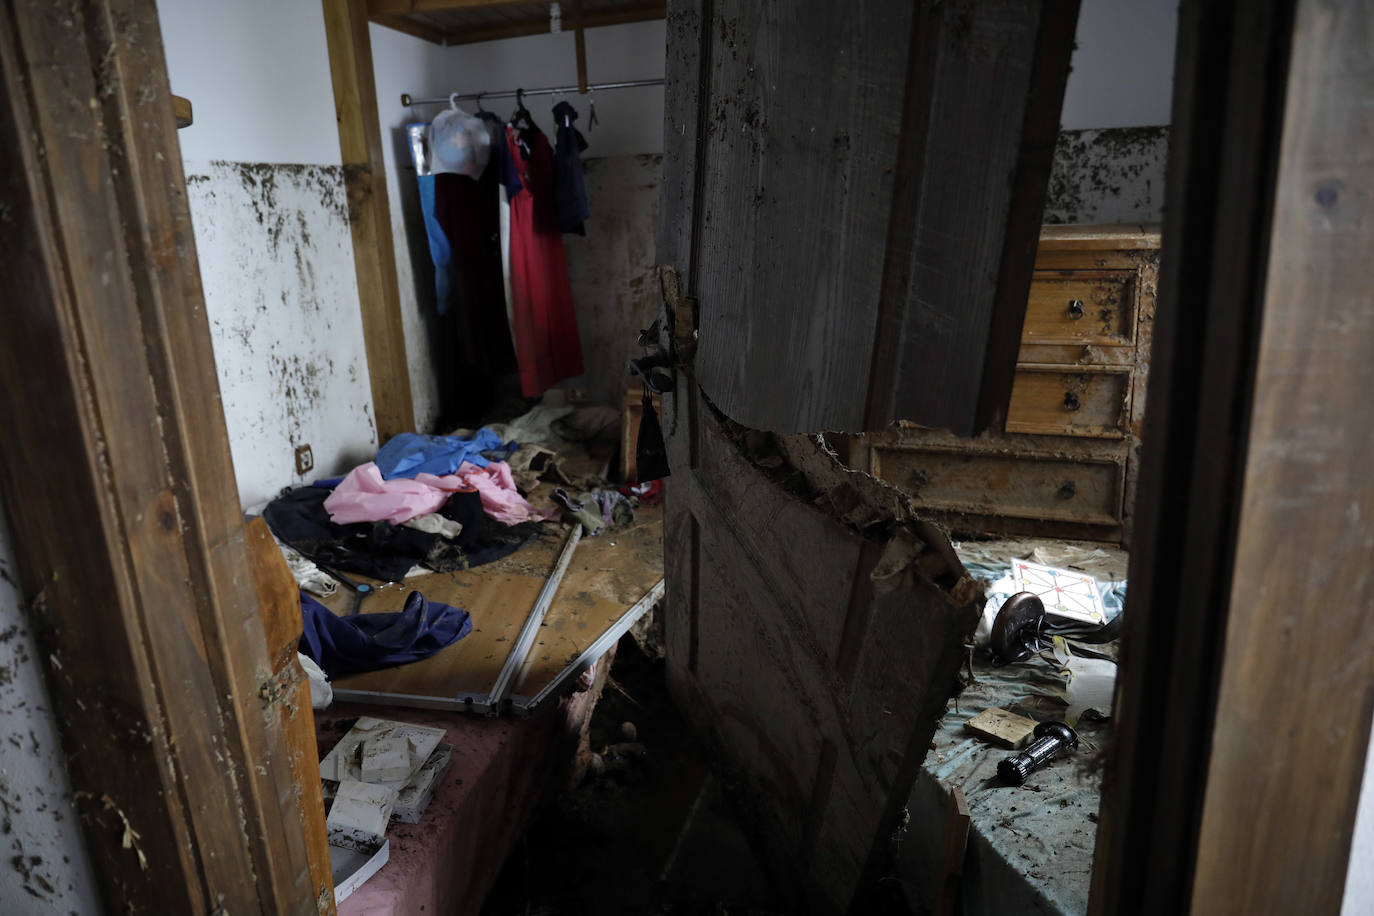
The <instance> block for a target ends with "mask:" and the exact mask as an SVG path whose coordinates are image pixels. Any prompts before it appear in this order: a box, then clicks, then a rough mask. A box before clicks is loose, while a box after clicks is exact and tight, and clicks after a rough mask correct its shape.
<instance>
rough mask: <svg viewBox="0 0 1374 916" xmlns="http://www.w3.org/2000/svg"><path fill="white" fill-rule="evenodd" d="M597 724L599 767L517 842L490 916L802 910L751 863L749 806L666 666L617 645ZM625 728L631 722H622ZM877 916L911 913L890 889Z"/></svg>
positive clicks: (756, 914) (753, 838) (675, 915)
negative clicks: (713, 755) (678, 695)
mask: <svg viewBox="0 0 1374 916" xmlns="http://www.w3.org/2000/svg"><path fill="white" fill-rule="evenodd" d="M611 678H612V682H611V684H609V685H608V686H607V688H606V691H605V692H604V693H603V694H602V698H601V701H600V703H599V704H598V705H597V708H596V711H595V713H594V715H593V718H592V725H591V746H592V749H593V751H596V752H597V753H598V754H599V756H600V758H601V767H600V768H596V767H594V768H593V771H592V772H589V773H588V775H587V777H586V778H585V779H584V780H583V782H582V784H581V785H580V786H579V787H578V788H576V789H575V790H573V791H570V792H565V793H563V794H561V795H559V796H558V797H557V798H555V799H553V800H551V801H550V802H548V803H547V804H546V805H545V807H544V808H543V810H542V812H541V813H540V814H539V815H537V816H536V818H535V820H534V821H533V823H532V824H531V825H530V827H529V829H528V830H527V831H526V833H525V835H524V837H523V838H522V839H521V840H520V841H519V842H518V843H517V844H516V846H515V848H514V849H513V850H512V851H511V854H510V857H509V858H508V859H507V861H506V865H505V868H504V869H503V870H502V873H501V875H500V877H499V878H498V879H497V882H496V886H495V887H494V888H493V890H492V892H491V894H490V895H489V897H488V898H487V904H486V907H485V908H484V909H483V910H482V913H483V916H582V914H589V916H590V914H596V916H630V914H636V916H637V914H653V916H669V914H671V916H708V914H709V916H727V914H728V916H772V914H788V913H795V912H799V911H800V909H802V907H799V906H798V903H797V901H796V900H795V898H794V897H791V896H790V895H789V893H788V891H793V892H795V889H794V888H787V887H786V883H785V882H780V881H777V880H774V879H773V878H772V877H771V876H770V875H769V874H767V873H766V871H765V869H764V868H763V866H762V865H761V859H760V857H759V856H757V855H756V854H755V850H756V849H758V848H760V845H759V844H763V843H767V842H768V838H767V837H762V836H758V835H757V834H756V833H753V832H751V826H750V824H749V822H748V819H747V818H739V817H738V814H737V813H738V812H741V811H746V810H748V808H749V806H750V801H749V799H748V798H746V797H744V796H743V795H742V792H741V789H740V788H739V787H738V785H736V784H734V783H732V782H731V781H730V780H729V777H728V774H725V773H723V772H721V771H720V768H719V767H716V768H714V769H715V771H714V772H713V767H712V765H711V762H710V760H709V758H708V755H707V753H706V752H705V750H704V749H703V748H702V747H700V746H699V744H698V742H697V741H696V740H695V739H694V738H693V736H692V734H691V732H690V731H689V729H688V727H687V724H686V723H685V722H684V721H683V719H682V716H681V715H680V714H679V713H678V711H677V709H676V708H675V707H674V705H673V703H672V700H671V699H670V698H669V696H668V691H667V687H666V684H665V683H664V674H663V665H662V663H661V662H660V661H655V660H653V659H651V658H649V657H648V656H646V655H645V654H644V652H643V651H641V650H640V648H639V646H638V645H637V644H636V643H635V641H634V640H633V639H632V638H630V637H628V636H627V637H625V638H624V639H622V640H621V642H620V645H619V648H618V650H617V654H616V658H615V663H614V665H613V666H612V668H611ZM627 723H628V724H627ZM876 896H877V897H879V898H880V899H879V900H877V901H875V908H874V910H873V912H874V914H875V916H908V913H909V911H908V910H907V909H906V907H905V906H904V905H903V904H902V903H901V900H900V895H899V894H898V893H896V892H895V890H894V891H891V892H883V891H882V890H881V889H880V890H879V893H878V894H877V895H876Z"/></svg>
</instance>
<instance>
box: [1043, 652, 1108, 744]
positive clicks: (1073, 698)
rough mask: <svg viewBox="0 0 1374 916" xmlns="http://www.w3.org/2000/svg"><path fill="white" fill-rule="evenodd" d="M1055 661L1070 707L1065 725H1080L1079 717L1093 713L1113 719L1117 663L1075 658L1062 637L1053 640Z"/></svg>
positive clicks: (1097, 659)
mask: <svg viewBox="0 0 1374 916" xmlns="http://www.w3.org/2000/svg"><path fill="white" fill-rule="evenodd" d="M1054 658H1055V660H1056V661H1057V662H1058V663H1059V673H1060V674H1061V675H1063V677H1064V681H1065V685H1064V700H1065V701H1066V702H1067V703H1068V704H1069V709H1068V712H1066V713H1065V714H1064V721H1065V722H1068V723H1069V724H1070V725H1077V724H1078V718H1079V716H1081V715H1082V714H1083V713H1085V712H1087V711H1088V710H1090V709H1091V710H1092V711H1093V712H1095V713H1097V714H1098V715H1101V716H1108V717H1109V716H1111V714H1112V695H1113V694H1114V693H1115V692H1116V662H1112V661H1108V660H1107V659H1105V658H1081V657H1079V656H1077V655H1074V654H1073V651H1072V650H1071V649H1070V648H1069V644H1068V642H1066V641H1065V639H1064V637H1062V636H1056V637H1054Z"/></svg>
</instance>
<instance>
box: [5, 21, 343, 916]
mask: <svg viewBox="0 0 1374 916" xmlns="http://www.w3.org/2000/svg"><path fill="white" fill-rule="evenodd" d="M0 249H3V251H4V252H5V256H4V257H3V258H0V288H3V289H4V290H6V296H5V313H6V314H5V318H6V329H5V331H4V333H0V428H3V429H4V430H5V431H6V440H5V444H4V445H3V446H0V495H2V496H3V500H4V506H5V510H6V513H7V515H8V518H9V522H10V524H9V529H10V531H12V532H13V533H14V535H15V539H14V545H13V546H14V550H15V555H16V558H17V565H18V571H19V578H20V584H21V586H22V589H23V592H24V595H25V598H26V600H27V601H28V602H29V607H30V613H31V619H32V624H33V627H34V630H35V632H36V633H37V635H38V637H39V639H40V641H41V643H42V644H43V646H44V650H45V651H44V653H43V655H44V661H45V665H44V667H45V669H46V673H47V679H48V685H49V689H50V692H51V695H52V700H53V709H54V712H55V713H56V716H57V720H58V723H59V726H60V729H61V732H62V741H63V748H64V751H65V752H66V758H67V767H68V770H69V772H70V774H71V780H72V784H73V786H74V788H75V789H76V800H77V802H76V803H77V807H78V809H79V810H80V812H81V814H82V824H83V827H84V829H85V833H86V841H87V845H88V847H89V849H90V852H91V859H92V862H93V864H94V867H95V870H96V874H97V878H98V880H99V883H100V888H101V892H102V895H103V898H104V904H105V909H107V910H108V911H110V912H143V913H210V912H216V913H225V912H228V913H235V914H250V913H264V914H266V913H273V914H275V913H294V914H311V913H316V912H317V908H316V902H315V894H314V891H313V888H312V887H311V883H310V873H309V868H308V865H307V856H306V851H305V842H304V837H303V834H302V830H301V825H300V822H299V820H298V819H297V816H296V810H295V808H294V807H293V806H291V805H290V804H289V803H288V800H289V799H290V798H291V796H292V793H293V791H294V785H293V783H292V779H291V771H290V767H289V760H288V755H287V751H286V742H285V739H284V736H283V732H282V725H281V720H280V717H279V716H276V715H270V716H268V715H264V710H263V706H262V701H261V700H260V699H259V689H260V686H261V681H260V680H259V678H261V677H262V676H263V675H264V674H265V672H267V671H268V670H269V669H268V660H267V652H266V643H265V640H264V636H263V628H262V623H261V620H260V618H259V615H258V604H257V600H256V595H255V593H254V589H253V587H252V581H251V579H250V578H249V576H248V571H247V570H248V566H247V552H246V548H245V539H244V528H243V519H242V515H241V512H240V509H239V502H238V493H237V491H236V489H235V486H234V469H233V463H232V460H231V458H230V454H229V440H228V434H227V432H226V429H225V425H224V414H223V411H222V410H221V408H220V402H219V397H220V395H219V385H218V380H217V378H216V375H215V368H214V366H215V362H214V354H213V352H212V349H211V338H210V327H209V321H208V319H207V317H206V314H205V303H204V299H203V297H202V294H201V289H200V273H199V267H198V264H197V261H196V250H195V238H194V236H193V234H192V231H191V219H190V211H189V208H188V206H187V199H186V186H185V181H184V178H183V173H182V164H181V155H180V149H179V146H178V143H177V138H176V133H175V126H174V120H173V109H172V99H171V92H170V91H169V88H168V85H167V70H166V64H165V62H164V57H163V52H162V44H161V37H160V30H159V25H158V17H157V10H156V8H155V6H154V4H153V2H152V0H91V2H86V3H81V4H78V5H76V6H75V7H72V6H65V5H64V6H61V7H58V6H54V5H51V4H42V3H16V2H10V0H5V2H0ZM11 903H12V904H14V905H19V904H18V903H17V902H16V901H11Z"/></svg>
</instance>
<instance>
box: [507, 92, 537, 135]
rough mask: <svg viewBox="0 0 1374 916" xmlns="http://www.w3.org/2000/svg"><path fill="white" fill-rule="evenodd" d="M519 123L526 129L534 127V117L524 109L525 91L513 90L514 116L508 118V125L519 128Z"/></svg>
mask: <svg viewBox="0 0 1374 916" xmlns="http://www.w3.org/2000/svg"><path fill="white" fill-rule="evenodd" d="M521 121H524V123H525V126H526V127H533V126H534V116H533V115H532V114H530V110H529V109H528V108H526V107H525V90H523V89H517V90H515V114H513V115H511V116H510V123H511V124H513V125H516V126H519V124H520V122H521Z"/></svg>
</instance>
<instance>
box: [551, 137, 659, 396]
mask: <svg viewBox="0 0 1374 916" xmlns="http://www.w3.org/2000/svg"><path fill="white" fill-rule="evenodd" d="M583 169H584V173H585V175H586V182H587V199H588V203H589V208H590V210H591V218H590V219H588V220H587V235H586V237H585V238H583V237H581V236H576V235H565V236H564V237H563V239H564V248H565V249H566V251H567V253H568V274H569V276H570V278H571V280H572V292H573V302H574V303H575V304H576V306H577V327H578V332H579V333H580V334H581V336H582V360H583V363H584V364H585V365H586V369H587V371H586V373H585V374H584V375H583V376H582V377H581V378H578V379H576V380H574V381H572V382H570V383H569V385H567V386H565V387H577V388H584V389H586V391H587V394H588V395H589V397H590V398H591V400H592V401H593V402H594V403H600V404H611V405H617V406H618V405H619V404H620V399H621V397H623V396H624V394H625V388H626V386H627V385H628V384H629V375H628V372H627V370H626V363H627V362H628V361H629V359H630V357H632V356H641V355H643V353H642V351H641V350H640V349H639V348H638V347H636V346H635V338H636V337H637V336H638V335H639V329H640V328H646V327H648V326H649V324H650V323H651V322H652V321H653V320H654V317H655V316H656V315H657V314H658V285H657V283H656V281H655V280H654V239H655V236H656V234H657V232H658V188H659V183H660V180H661V178H662V174H663V157H662V156H661V155H650V156H609V157H607V158H604V159H588V160H587V161H586V162H585V163H584V164H583Z"/></svg>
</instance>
